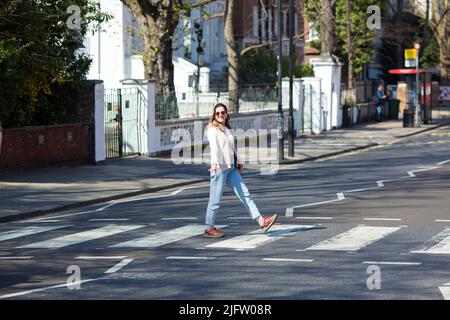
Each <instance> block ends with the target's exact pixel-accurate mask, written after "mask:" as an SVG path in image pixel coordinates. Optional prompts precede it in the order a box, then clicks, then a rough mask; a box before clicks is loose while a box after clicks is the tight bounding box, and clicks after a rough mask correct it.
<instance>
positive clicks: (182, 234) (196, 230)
mask: <svg viewBox="0 0 450 320" xmlns="http://www.w3.org/2000/svg"><path fill="white" fill-rule="evenodd" d="M225 227H227V226H226V225H225V226H217V228H219V229H220V228H225ZM204 231H205V226H204V225H200V224H191V225H187V226H184V227H180V228H176V229H172V230H169V231H164V232H160V233H157V234H152V235H150V236H146V237H143V238H138V239H134V240H130V241H127V242H122V243H118V244H115V245H113V246H111V247H113V248H155V247H159V246H162V245H165V244H168V243H172V242H175V241H179V240H184V239H187V238H191V237H194V236H197V235H201V234H203V233H204Z"/></svg>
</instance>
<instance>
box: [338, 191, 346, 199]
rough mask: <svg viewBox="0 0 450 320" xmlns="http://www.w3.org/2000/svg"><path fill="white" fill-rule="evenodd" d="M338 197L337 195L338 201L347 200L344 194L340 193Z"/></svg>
mask: <svg viewBox="0 0 450 320" xmlns="http://www.w3.org/2000/svg"><path fill="white" fill-rule="evenodd" d="M336 195H337V198H338V200H344V199H345V196H344V194H343V193H342V192H339V193H337V194H336Z"/></svg>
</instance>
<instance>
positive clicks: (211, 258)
mask: <svg viewBox="0 0 450 320" xmlns="http://www.w3.org/2000/svg"><path fill="white" fill-rule="evenodd" d="M214 259H216V258H215V257H182V256H178V257H176V256H170V257H166V260H214Z"/></svg>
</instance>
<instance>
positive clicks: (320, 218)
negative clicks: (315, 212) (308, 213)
mask: <svg viewBox="0 0 450 320" xmlns="http://www.w3.org/2000/svg"><path fill="white" fill-rule="evenodd" d="M295 219H301V220H333V219H334V218H331V217H296V218H295Z"/></svg>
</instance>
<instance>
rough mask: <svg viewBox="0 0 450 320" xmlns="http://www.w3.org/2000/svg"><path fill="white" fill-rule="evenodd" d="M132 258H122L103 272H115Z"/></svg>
mask: <svg viewBox="0 0 450 320" xmlns="http://www.w3.org/2000/svg"><path fill="white" fill-rule="evenodd" d="M131 261H133V259H123V260H122V261H120V262H119V263H118V264H116V265H115V266H114V267H112V268H111V269H109V270H107V271H105V273H116V272H117V271H119V270H121V269H122V268H123V267H125V266H126V265H127V264H129V263H130V262H131Z"/></svg>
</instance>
